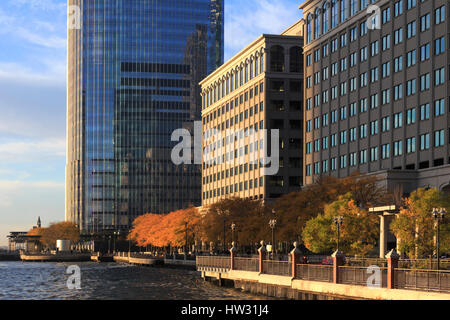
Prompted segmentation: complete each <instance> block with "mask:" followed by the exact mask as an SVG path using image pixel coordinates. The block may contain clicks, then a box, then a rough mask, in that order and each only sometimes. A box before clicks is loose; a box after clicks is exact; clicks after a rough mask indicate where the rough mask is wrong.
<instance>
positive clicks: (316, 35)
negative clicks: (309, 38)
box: [314, 8, 320, 39]
mask: <svg viewBox="0 0 450 320" xmlns="http://www.w3.org/2000/svg"><path fill="white" fill-rule="evenodd" d="M319 37H320V8H317V9H316V11H315V12H314V39H318V38H319Z"/></svg>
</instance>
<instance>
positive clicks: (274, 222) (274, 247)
mask: <svg viewBox="0 0 450 320" xmlns="http://www.w3.org/2000/svg"><path fill="white" fill-rule="evenodd" d="M272 213H273V214H274V215H275V210H272ZM276 225H277V220H276V219H271V220H270V221H269V227H270V228H271V229H272V259H273V258H274V255H275V253H276V246H275V227H276Z"/></svg>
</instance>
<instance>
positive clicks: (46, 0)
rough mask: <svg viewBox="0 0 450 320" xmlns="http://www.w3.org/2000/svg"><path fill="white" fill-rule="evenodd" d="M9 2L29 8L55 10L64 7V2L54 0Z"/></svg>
mask: <svg viewBox="0 0 450 320" xmlns="http://www.w3.org/2000/svg"><path fill="white" fill-rule="evenodd" d="M10 3H12V4H14V5H16V6H28V7H29V8H31V9H37V10H45V11H55V10H61V9H64V8H65V7H66V4H65V3H64V2H61V1H55V0H11V1H10Z"/></svg>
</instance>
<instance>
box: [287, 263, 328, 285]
mask: <svg viewBox="0 0 450 320" xmlns="http://www.w3.org/2000/svg"><path fill="white" fill-rule="evenodd" d="M296 273H297V276H296V279H300V280H310V281H320V282H333V266H328V265H310V264H298V265H296Z"/></svg>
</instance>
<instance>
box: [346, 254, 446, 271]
mask: <svg viewBox="0 0 450 320" xmlns="http://www.w3.org/2000/svg"><path fill="white" fill-rule="evenodd" d="M345 261H346V263H347V265H349V266H352V267H370V266H379V267H387V259H381V258H349V257H346V258H345ZM398 266H399V268H403V269H424V270H434V269H437V259H400V260H399V261H398ZM439 266H440V269H441V270H450V259H441V261H440V265H439Z"/></svg>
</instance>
